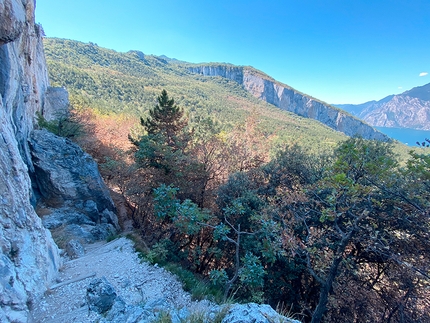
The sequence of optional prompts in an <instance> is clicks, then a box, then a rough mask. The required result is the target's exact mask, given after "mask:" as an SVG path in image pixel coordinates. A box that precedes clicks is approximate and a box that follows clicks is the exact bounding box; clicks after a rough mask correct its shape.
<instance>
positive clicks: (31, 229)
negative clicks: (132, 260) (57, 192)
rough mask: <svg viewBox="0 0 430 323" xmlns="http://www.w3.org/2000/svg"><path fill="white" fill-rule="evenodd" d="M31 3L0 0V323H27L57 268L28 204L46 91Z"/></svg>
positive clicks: (55, 257) (57, 262)
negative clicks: (34, 135) (34, 134)
mask: <svg viewBox="0 0 430 323" xmlns="http://www.w3.org/2000/svg"><path fill="white" fill-rule="evenodd" d="M34 5H35V3H34V1H33V0H0V22H1V23H0V281H1V284H0V321H1V322H9V321H11V322H12V321H13V322H26V321H27V310H28V307H29V306H31V303H32V302H33V300H34V298H35V297H37V296H38V295H40V294H41V293H43V292H44V291H45V290H46V287H47V283H48V282H49V281H51V280H52V279H53V278H54V276H55V275H56V272H57V270H58V268H59V266H60V258H59V254H58V248H57V246H56V245H55V243H54V241H53V240H52V238H51V234H50V233H49V231H48V230H46V229H45V228H44V227H43V226H42V221H41V220H40V218H39V217H38V216H37V215H36V213H35V211H34V209H33V206H32V205H31V203H30V200H31V196H32V189H31V182H30V177H29V171H32V170H33V166H32V163H31V155H30V149H29V145H28V138H29V136H30V133H31V131H32V130H33V129H34V123H35V112H36V111H42V106H43V102H44V99H45V92H46V89H47V88H48V76H47V72H46V65H45V58H44V55H43V47H42V40H41V37H40V27H39V26H37V25H36V24H35V21H34Z"/></svg>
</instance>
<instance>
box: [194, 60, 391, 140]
mask: <svg viewBox="0 0 430 323" xmlns="http://www.w3.org/2000/svg"><path fill="white" fill-rule="evenodd" d="M188 70H189V71H191V72H192V73H195V74H201V75H204V76H221V77H224V78H228V79H231V80H233V81H235V82H237V83H238V84H240V85H241V86H242V87H243V88H244V89H245V90H247V91H248V92H249V93H251V94H252V95H253V96H254V97H256V98H258V99H260V100H263V101H265V102H267V103H269V104H272V105H274V106H276V107H278V108H280V109H281V110H285V111H289V112H292V113H294V114H297V115H299V116H302V117H305V118H310V119H314V120H317V121H320V122H321V123H323V124H325V125H327V126H328V127H330V128H332V129H334V130H337V131H340V132H343V133H345V134H346V135H348V136H357V135H358V136H361V137H363V138H365V139H377V140H382V141H386V140H388V138H387V137H386V136H385V135H383V134H382V133H380V132H378V131H376V130H375V129H373V128H372V127H370V126H369V125H367V124H365V123H363V122H362V121H361V120H359V119H357V118H355V117H354V116H352V115H351V114H349V113H347V112H345V111H343V110H341V109H339V108H336V107H334V106H331V105H329V104H327V103H325V102H323V101H320V100H318V99H315V98H313V97H311V96H309V95H306V94H303V93H301V92H299V91H297V90H295V89H293V88H292V87H290V86H288V85H286V84H283V83H281V82H278V81H276V80H275V79H273V78H272V77H270V76H268V75H267V74H265V73H264V72H261V71H259V70H257V69H255V68H253V67H248V66H234V65H226V64H218V63H211V64H195V65H194V66H189V67H188Z"/></svg>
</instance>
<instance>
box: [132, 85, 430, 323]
mask: <svg viewBox="0 0 430 323" xmlns="http://www.w3.org/2000/svg"><path fill="white" fill-rule="evenodd" d="M163 97H164V98H165V99H166V100H167V99H168V97H167V93H164V92H163V93H162V95H161V96H160V97H159V105H157V107H156V109H154V110H152V111H151V112H150V115H152V116H155V115H156V114H155V111H158V114H157V115H159V116H164V117H163V118H166V114H165V113H164V112H163V111H162V110H163V109H161V110H160V107H162V105H161V102H162V100H163ZM172 104H173V101H172ZM175 111H176V114H177V119H176V120H177V121H180V120H181V116H182V115H181V113H180V110H179V109H177V110H175ZM150 120H152V121H151V122H149V121H150ZM154 120H156V119H155V118H154V117H151V119H148V120H143V121H142V125H143V126H144V127H145V128H146V130H147V133H148V135H149V132H150V131H149V130H150V129H152V127H155V128H157V129H158V125H157V124H154ZM160 121H161V120H160V119H158V121H157V122H158V124H160V123H161V122H160ZM157 122H155V123H157ZM180 124H181V127H180V129H179V128H175V127H174V126H172V131H173V130H175V131H173V132H177V131H179V130H183V129H185V124H184V123H180ZM250 124H252V120H248V122H247V125H245V126H244V128H246V127H247V126H249V125H250ZM242 130H243V129H242ZM242 134H244V133H242ZM148 135H146V136H148ZM146 136H142V137H141V138H140V142H139V145H138V148H137V150H136V153H135V158H136V161H137V163H138V165H140V171H141V172H142V174H151V178H152V179H155V178H157V181H153V180H147V181H146V183H149V182H151V183H152V184H151V185H149V186H148V185H147V186H146V187H147V191H146V192H145V194H143V195H141V197H143V196H144V198H143V199H142V200H144V201H145V202H144V203H143V204H141V201H139V199H136V200H134V203H135V204H134V205H135V207H136V208H137V209H143V208H144V210H145V212H142V213H140V215H137V216H136V219H137V222H139V223H140V224H141V228H142V230H145V234H144V235H145V237H146V239H147V241H149V243H151V244H152V245H153V246H154V248H155V250H157V253H158V254H159V255H160V257H161V258H162V259H159V260H163V261H166V260H168V261H174V262H178V263H181V264H182V265H183V266H185V267H187V268H189V269H191V270H193V271H194V272H196V273H198V274H201V275H204V276H206V277H208V278H210V279H211V281H212V282H213V284H215V285H217V286H219V288H222V289H223V290H224V299H226V298H227V297H229V296H233V297H237V298H239V299H242V300H247V301H257V302H269V303H270V304H272V305H274V306H276V305H278V304H283V305H284V306H287V307H288V308H291V309H292V310H293V311H295V312H297V313H301V315H303V316H302V318H301V319H302V320H303V321H304V322H311V321H312V322H321V321H323V320H325V321H327V322H337V321H342V322H362V321H370V320H371V321H375V322H389V321H391V322H428V321H429V319H430V317H429V314H428V311H427V308H428V306H430V304H429V303H428V300H429V297H430V295H429V286H430V285H429V283H430V281H429V278H430V277H429V270H430V266H429V259H430V240H429V238H430V224H429V210H430V196H429V179H430V163H429V156H428V155H425V154H418V153H411V156H410V159H409V161H408V162H407V163H406V164H399V162H398V160H397V157H396V155H395V154H394V153H393V150H392V148H393V147H392V144H388V143H382V142H377V141H367V140H364V139H360V138H351V139H348V140H346V141H344V142H341V143H340V144H338V145H337V147H336V148H335V149H334V150H333V152H331V153H325V154H312V153H308V152H306V151H305V150H303V149H302V148H301V147H300V146H297V145H292V146H291V145H287V146H285V147H284V148H283V149H280V150H279V151H278V153H277V155H276V156H275V157H274V158H273V159H272V160H271V161H268V159H267V158H264V153H263V152H264V151H263V150H262V149H261V148H260V150H259V152H260V153H261V155H260V157H262V158H261V160H260V159H258V158H257V159H256V160H259V162H257V163H255V164H252V163H251V164H247V167H241V165H244V164H243V163H235V160H234V158H228V156H237V155H240V154H239V151H237V153H235V149H238V147H237V146H235V145H234V141H233V137H230V138H229V139H227V140H225V141H222V142H221V143H218V146H215V147H216V149H219V151H225V150H230V152H229V154H228V156H226V157H225V158H224V159H222V158H220V159H219V160H218V161H219V162H222V164H221V165H218V167H216V169H220V168H222V169H224V177H223V179H219V180H218V181H217V184H216V185H215V189H214V190H213V191H214V192H213V193H214V194H208V195H205V194H204V195H203V196H205V198H204V199H203V200H202V199H201V198H200V197H199V195H198V194H195V187H196V184H195V183H196V181H195V178H196V177H199V176H202V177H205V176H206V178H209V177H211V176H214V174H212V173H211V171H210V169H214V168H207V169H206V172H202V173H200V171H201V170H203V169H205V168H204V158H202V157H203V156H202V155H201V151H199V150H195V149H194V148H195V147H197V146H198V145H199V139H198V138H197V137H196V135H195V134H194V133H193V132H189V131H188V132H187V136H182V137H181V138H182V139H179V140H178V141H175V145H177V146H178V147H187V149H184V150H182V153H181V154H182V155H181V158H179V159H180V160H181V161H185V164H187V165H192V167H191V169H192V171H191V172H187V171H185V170H184V169H186V167H185V166H182V167H183V168H181V169H179V168H178V166H177V160H178V159H171V158H165V159H163V160H164V162H167V163H168V164H169V165H168V166H169V167H174V168H175V169H176V170H175V171H174V172H165V171H164V172H159V173H158V175H156V174H157V171H159V168H160V167H158V165H157V164H149V163H141V162H140V158H141V154H142V153H144V154H145V152H146V151H147V145H148V142H147V141H146V140H145V138H146ZM212 137H213V138H216V137H217V136H216V134H212ZM177 138H179V137H177ZM249 138H254V136H250V137H249ZM159 144H161V145H165V146H168V145H169V144H168V141H162V142H159ZM254 144H255V143H253V142H252V140H247V141H243V142H242V143H241V146H240V148H241V149H245V150H247V149H251V147H253V145H254ZM205 145H206V146H207V147H208V146H210V143H208V142H205ZM158 151H159V152H160V154H161V157H163V158H164V157H167V156H169V154H170V152H169V151H167V150H165V149H164V150H163V149H160V150H158ZM219 156H221V155H219ZM159 157H160V156H159ZM252 159H253V158H252V156H249V155H247V156H246V157H245V158H243V161H250V160H252ZM184 167H185V168H184ZM162 168H163V169H165V167H164V166H163V167H162ZM147 178H148V176H147ZM189 182H192V183H193V185H186V183H189ZM200 189H201V188H200ZM149 200H150V201H149ZM142 220H144V221H143V222H142ZM364 309H365V310H364Z"/></svg>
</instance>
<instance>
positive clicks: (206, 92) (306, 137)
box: [44, 38, 388, 145]
mask: <svg viewBox="0 0 430 323" xmlns="http://www.w3.org/2000/svg"><path fill="white" fill-rule="evenodd" d="M44 46H45V55H46V59H47V63H48V70H49V76H50V80H51V82H52V83H53V85H55V86H63V87H66V88H67V89H68V90H69V92H70V94H71V102H72V103H73V104H74V105H76V106H78V107H92V108H94V109H97V110H98V111H101V112H103V113H118V112H120V113H131V114H134V115H138V116H141V115H145V113H147V111H148V110H149V109H150V108H152V107H153V105H154V103H155V102H156V97H157V96H158V95H159V94H160V92H161V90H162V89H166V90H167V91H168V92H169V94H170V95H171V96H172V97H174V98H175V101H176V102H177V103H178V104H179V105H180V106H182V107H184V108H185V109H186V110H187V111H188V113H189V114H190V118H191V119H195V120H198V118H202V117H203V118H204V117H207V116H211V117H212V118H214V119H215V120H217V121H219V122H220V123H221V124H223V125H225V126H226V127H228V126H229V125H232V124H235V123H238V122H242V121H243V120H244V119H245V118H246V116H247V115H249V114H250V112H256V113H258V114H259V116H260V119H261V120H260V124H261V126H262V127H263V128H264V129H265V132H266V133H267V135H272V134H273V135H274V134H276V136H277V137H278V138H283V140H284V142H285V138H288V141H290V142H291V141H292V142H300V143H303V142H307V143H308V144H309V145H316V142H315V138H318V145H321V144H324V141H325V142H326V143H327V145H332V144H333V142H337V141H338V140H341V138H342V137H343V136H342V134H341V133H340V132H342V133H344V134H347V135H348V136H353V135H360V136H362V137H363V138H368V139H378V140H388V137H386V136H385V135H383V134H382V133H380V132H378V131H376V130H375V129H374V128H372V127H370V126H369V125H367V124H366V123H364V122H362V121H360V120H359V119H357V118H355V117H353V116H351V115H350V114H348V113H346V112H344V111H342V110H340V109H338V108H336V107H334V106H331V105H328V104H326V103H324V102H321V101H319V100H317V99H314V98H312V97H310V96H308V95H305V94H303V93H300V92H298V91H296V90H294V89H292V88H291V87H289V86H287V85H285V84H282V83H280V82H277V81H276V80H274V79H273V78H271V77H270V76H268V75H266V74H264V73H263V72H261V71H258V70H256V69H254V68H252V67H246V66H235V65H231V64H219V63H213V64H191V63H186V62H182V61H179V60H176V59H171V58H168V57H166V56H154V55H146V54H144V53H143V52H140V51H129V52H127V53H119V52H116V51H113V50H109V49H105V48H102V47H99V46H97V45H95V44H92V43H89V44H85V43H81V42H78V41H72V40H66V39H56V38H46V39H45V40H44ZM299 116H301V117H304V118H300V117H299ZM317 121H318V122H317ZM327 127H330V128H331V129H328V128H327ZM332 129H334V130H336V131H333V130H332ZM321 139H322V140H321Z"/></svg>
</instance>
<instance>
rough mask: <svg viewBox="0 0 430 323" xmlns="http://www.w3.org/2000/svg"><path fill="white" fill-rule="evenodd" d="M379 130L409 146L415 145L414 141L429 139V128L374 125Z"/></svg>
mask: <svg viewBox="0 0 430 323" xmlns="http://www.w3.org/2000/svg"><path fill="white" fill-rule="evenodd" d="M375 128H376V129H378V130H379V131H380V132H382V133H384V134H386V135H387V136H388V137H391V138H393V139H396V140H398V141H400V142H402V143H404V144H407V145H409V146H417V144H416V142H417V141H419V142H423V141H424V139H426V138H429V139H430V130H415V129H407V128H385V127H375Z"/></svg>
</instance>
